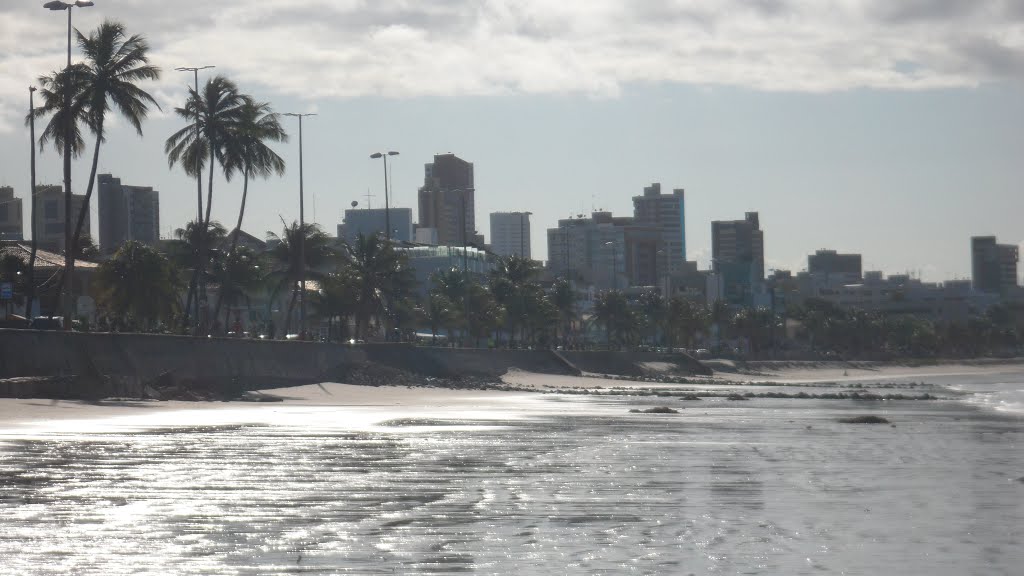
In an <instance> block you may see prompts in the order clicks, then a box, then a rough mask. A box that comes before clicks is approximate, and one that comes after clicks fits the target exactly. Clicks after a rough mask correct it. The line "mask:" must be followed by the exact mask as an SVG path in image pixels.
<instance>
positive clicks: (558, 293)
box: [551, 278, 579, 342]
mask: <svg viewBox="0 0 1024 576" xmlns="http://www.w3.org/2000/svg"><path fill="white" fill-rule="evenodd" d="M578 300H579V295H577V294H576V289H575V288H573V287H572V282H569V280H567V279H565V278H561V279H559V280H557V281H556V282H555V285H554V287H553V288H552V291H551V303H552V304H553V305H554V306H555V309H556V310H557V311H558V317H559V320H560V324H561V326H562V340H563V342H565V341H566V340H567V338H568V337H569V334H570V333H571V332H572V326H573V323H574V322H575V320H576V302H577V301H578Z"/></svg>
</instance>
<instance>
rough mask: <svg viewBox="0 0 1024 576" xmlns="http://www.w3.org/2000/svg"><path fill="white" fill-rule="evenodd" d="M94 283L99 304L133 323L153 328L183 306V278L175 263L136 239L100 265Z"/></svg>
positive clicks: (168, 319)
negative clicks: (180, 304) (181, 304)
mask: <svg viewBox="0 0 1024 576" xmlns="http://www.w3.org/2000/svg"><path fill="white" fill-rule="evenodd" d="M94 285H95V287H96V292H97V301H98V303H99V305H100V306H101V307H103V308H104V309H105V310H106V311H107V313H108V314H109V315H111V316H112V317H114V318H115V319H117V320H120V321H121V322H122V323H125V324H126V325H129V326H132V325H134V326H137V327H139V328H143V329H152V328H154V327H156V325H157V324H158V323H160V322H163V323H167V322H169V321H171V320H172V318H173V317H174V315H175V314H176V313H177V312H178V309H179V301H178V289H179V286H180V280H179V276H178V273H177V271H176V270H175V269H174V266H173V265H172V264H171V263H170V261H168V260H167V258H164V257H163V256H162V255H161V254H160V253H158V252H157V251H156V250H154V249H153V248H150V247H149V246H146V245H145V244H142V243H141V242H136V241H134V240H132V241H129V242H126V243H125V244H124V245H123V246H121V248H120V249H119V250H118V251H117V252H116V253H115V254H114V256H113V257H112V258H111V259H110V260H107V261H105V262H103V263H101V264H100V265H99V268H98V269H97V271H96V277H95V281H94Z"/></svg>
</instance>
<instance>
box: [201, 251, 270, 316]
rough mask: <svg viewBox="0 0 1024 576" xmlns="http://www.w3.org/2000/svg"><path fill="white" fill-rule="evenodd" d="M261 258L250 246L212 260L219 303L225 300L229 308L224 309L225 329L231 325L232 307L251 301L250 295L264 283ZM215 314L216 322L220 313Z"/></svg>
mask: <svg viewBox="0 0 1024 576" xmlns="http://www.w3.org/2000/svg"><path fill="white" fill-rule="evenodd" d="M260 262H261V258H260V255H259V254H256V253H255V252H254V251H253V250H252V249H250V248H245V247H242V248H239V249H238V250H236V251H235V252H232V253H227V254H223V255H222V257H221V258H218V259H217V260H215V261H214V262H211V271H210V279H211V280H212V281H213V282H216V283H217V285H218V290H217V303H218V310H217V314H219V308H220V306H219V304H220V303H221V302H224V303H226V304H227V305H228V308H229V309H228V310H225V311H224V324H223V327H224V329H225V331H226V330H227V328H228V326H229V325H230V322H229V320H230V312H231V311H230V307H231V306H237V305H238V304H239V303H243V302H244V303H245V304H246V306H248V305H249V303H250V295H251V294H252V293H253V292H255V291H256V290H257V289H258V288H259V287H260V285H261V284H262V280H263V274H262V270H265V268H261V267H260ZM217 314H214V316H213V320H214V321H215V322H216V320H217V317H218V315H217Z"/></svg>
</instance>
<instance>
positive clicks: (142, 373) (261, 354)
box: [0, 329, 706, 398]
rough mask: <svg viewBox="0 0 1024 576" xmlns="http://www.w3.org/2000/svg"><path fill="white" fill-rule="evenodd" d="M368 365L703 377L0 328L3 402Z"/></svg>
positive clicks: (512, 355) (326, 373)
mask: <svg viewBox="0 0 1024 576" xmlns="http://www.w3.org/2000/svg"><path fill="white" fill-rule="evenodd" d="M652 366H653V367H654V369H653V370H652V369H651V368H652ZM366 367H371V368H372V367H377V368H380V367H385V368H387V369H390V370H396V371H401V372H404V373H409V374H414V375H417V376H426V377H434V378H445V379H453V380H454V379H465V378H471V379H472V378H476V379H497V378H499V377H500V376H501V375H503V374H504V373H505V372H507V371H508V370H509V369H519V370H525V371H529V372H538V373H543V374H564V375H578V374H580V373H581V372H595V373H603V374H620V375H637V374H643V373H650V372H652V371H655V372H662V373H665V372H670V373H705V371H706V368H704V367H703V366H702V365H701V364H700V363H699V362H697V361H696V360H693V359H692V358H689V357H688V356H685V355H678V354H672V355H667V354H656V353H643V352H638V353H633V352H555V351H552V350H478V349H459V348H435V347H423V346H413V345H410V344H383V343H382V344H361V345H357V346H349V345H343V344H336V343H316V342H294V341H281V340H247V339H246V340H241V339H232V338H206V339H203V338H191V337H188V336H167V335H154V334H118V333H79V332H57V331H40V330H7V329H0V397H2V396H7V397H10V396H21V397H28V396H37V397H82V398H92V397H101V396H104V395H120V396H141V395H142V392H143V389H144V387H145V386H146V385H147V384H150V383H153V382H157V381H161V380H168V379H170V380H173V381H174V382H198V383H205V384H206V385H208V386H217V387H221V388H223V389H247V390H258V389H263V388H274V387H284V386H294V385H301V384H311V383H316V382H325V381H331V380H334V381H345V380H344V378H345V376H346V375H348V374H352V373H353V370H354V369H359V368H366Z"/></svg>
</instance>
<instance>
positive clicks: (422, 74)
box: [0, 0, 1024, 130]
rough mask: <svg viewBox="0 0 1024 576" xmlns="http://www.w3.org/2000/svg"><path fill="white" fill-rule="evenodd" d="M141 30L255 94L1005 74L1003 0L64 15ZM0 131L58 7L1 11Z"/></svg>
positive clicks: (39, 56)
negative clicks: (116, 22) (118, 22)
mask: <svg viewBox="0 0 1024 576" xmlns="http://www.w3.org/2000/svg"><path fill="white" fill-rule="evenodd" d="M103 17H111V18H116V19H119V20H121V21H123V22H124V23H125V24H126V25H127V26H128V28H129V30H130V31H133V32H141V33H143V34H145V35H146V36H147V37H148V38H149V39H150V42H151V44H152V47H153V50H152V54H153V58H154V60H155V61H156V63H157V64H159V65H161V66H162V67H163V68H164V69H165V71H167V72H166V73H165V78H164V80H163V81H162V82H163V85H162V87H161V88H160V90H163V91H165V92H167V93H173V92H174V91H175V89H180V88H181V86H182V85H183V84H184V83H185V80H186V79H184V78H180V77H178V75H177V73H175V72H173V71H172V70H173V68H174V67H175V66H182V65H195V64H215V65H217V66H218V72H222V73H226V74H230V75H232V76H233V77H235V78H236V79H237V80H238V81H239V82H240V83H242V84H243V86H246V88H247V89H249V90H252V91H258V90H260V89H266V90H269V91H272V92H276V93H281V94H290V95H295V96H299V97H303V98H308V99H317V98H350V97H359V96H367V95H374V96H386V97H393V98H413V97H418V96H425V95H431V96H463V95H491V94H508V93H530V94H552V93H557V94H565V93H569V94H573V93H575V94H583V95H587V96H594V97H614V96H616V95H617V94H619V93H620V91H621V90H622V89H623V88H624V87H626V86H629V85H634V84H656V83H680V84H693V85H702V86H719V85H726V86H740V87H744V88H749V89H754V90H765V91H803V92H827V91H838V90H849V89H855V88H878V89H907V90H921V89H932V88H946V87H970V86H976V85H978V84H981V83H985V82H998V81H1008V80H1017V79H1018V78H1020V77H1021V75H1022V74H1024V8H1021V3H1020V2H1019V1H1017V0H977V1H974V2H963V1H961V0H901V1H899V2H892V1H891V0H841V1H837V2H828V3H824V2H819V1H817V0H722V1H720V2H717V3H714V4H712V3H706V2H698V1H696V0H637V1H635V2H621V1H620V0H562V1H561V2H550V1H549V0H475V1H471V0H435V1H431V2H420V1H413V0H392V1H380V2H366V1H365V0H263V1H261V2H240V1H236V0H223V1H222V2H219V3H208V2H206V1H205V0H178V1H176V2H150V1H148V0H123V1H121V2H118V3H116V5H115V4H114V3H110V4H109V5H107V4H99V5H97V6H96V7H94V8H88V9H84V10H78V11H76V12H75V14H74V18H75V22H76V25H77V26H80V27H82V28H83V29H85V28H89V27H92V26H95V25H96V24H97V23H98V22H99V20H100V19H101V18H103ZM0 28H2V31H3V33H2V34H0V101H2V105H0V130H10V129H12V128H13V124H14V122H13V121H12V118H15V117H16V116H18V114H15V113H13V112H12V111H11V110H12V109H13V106H14V104H13V102H15V101H19V100H18V99H20V98H21V92H23V91H24V90H23V89H24V88H26V87H27V84H28V83H29V82H30V81H32V80H33V79H34V78H35V77H36V76H38V75H39V74H41V73H45V72H47V71H48V70H51V69H54V68H57V67H59V66H60V65H61V63H62V61H63V58H62V51H63V44H62V39H63V34H62V28H63V19H62V18H60V17H57V16H55V15H54V14H53V13H51V12H48V11H46V10H43V9H42V8H40V7H39V6H37V5H35V4H33V3H21V2H19V3H9V4H7V5H5V6H4V7H2V8H0Z"/></svg>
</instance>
